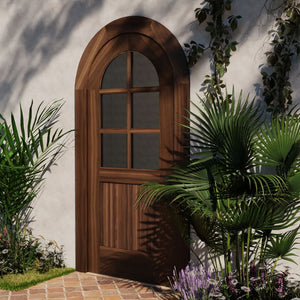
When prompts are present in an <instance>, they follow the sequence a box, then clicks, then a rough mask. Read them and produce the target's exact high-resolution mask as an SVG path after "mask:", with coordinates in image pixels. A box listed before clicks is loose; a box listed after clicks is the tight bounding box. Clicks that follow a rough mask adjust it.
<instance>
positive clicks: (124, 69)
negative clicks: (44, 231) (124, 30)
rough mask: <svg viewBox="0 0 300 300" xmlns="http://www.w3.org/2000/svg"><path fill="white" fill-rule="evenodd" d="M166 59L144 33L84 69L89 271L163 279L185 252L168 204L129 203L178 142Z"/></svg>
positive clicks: (158, 177) (124, 38)
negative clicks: (146, 206)
mask: <svg viewBox="0 0 300 300" xmlns="http://www.w3.org/2000/svg"><path fill="white" fill-rule="evenodd" d="M174 92H175V89H174V78H173V73H172V66H171V65H170V62H169V59H168V56H167V55H166V53H165V52H164V51H163V49H162V47H160V46H159V45H158V44H157V43H156V42H154V41H153V40H152V39H150V38H149V37H146V36H144V35H137V34H122V35H119V36H117V37H114V38H113V39H111V40H110V41H109V42H108V43H106V44H105V45H103V47H102V48H101V49H100V51H99V52H98V53H97V55H96V56H95V59H94V60H93V62H92V63H91V67H90V70H89V73H88V80H87V89H86V100H87V103H86V104H87V120H86V122H87V194H88V197H87V242H88V247H87V256H88V259H87V270H88V271H91V272H95V273H102V274H107V275H112V276H118V277H123V278H130V279H135V280H139V281H143V282H151V283H165V282H167V276H168V275H170V274H171V273H172V269H173V267H174V265H177V266H179V267H183V266H184V265H185V263H186V262H187V257H188V249H187V248H186V246H185V245H184V243H183V241H182V239H181V237H180V234H179V232H178V230H177V228H176V225H175V224H174V223H173V221H172V219H171V218H170V217H169V214H168V213H167V212H166V208H164V207H163V206H161V205H160V206H155V207H151V208H150V209H147V210H145V209H142V208H140V207H136V206H135V202H136V196H137V192H138V188H139V186H140V184H142V183H143V182H145V181H149V180H151V181H162V180H163V177H164V176H165V175H166V174H167V169H168V168H169V167H170V161H172V160H173V159H174V150H175V149H176V147H175V146H176V145H174V143H179V141H178V140H177V139H175V138H174V136H175V129H174V128H175V126H177V124H175V122H176V120H175V118H174V115H175V110H176V107H175V105H174Z"/></svg>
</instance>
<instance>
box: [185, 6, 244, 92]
mask: <svg viewBox="0 0 300 300" xmlns="http://www.w3.org/2000/svg"><path fill="white" fill-rule="evenodd" d="M231 3H232V0H205V1H204V2H203V6H202V7H201V8H196V9H195V17H196V19H197V20H198V22H199V24H202V23H204V22H205V21H206V27H205V30H206V31H207V32H208V33H209V35H210V42H209V45H208V46H207V47H205V46H204V45H203V44H200V43H197V42H195V41H191V42H190V43H187V44H185V50H186V54H187V57H188V63H189V66H190V67H192V66H193V65H195V64H196V62H197V61H198V60H199V58H200V57H201V55H202V54H203V53H204V51H206V50H210V51H211V74H210V75H206V77H205V80H204V82H203V85H204V87H205V89H206V91H207V92H209V93H212V94H214V93H217V94H218V95H220V96H221V95H222V93H221V89H222V88H225V84H224V82H223V80H222V77H223V76H224V74H225V73H226V71H227V67H228V65H229V63H230V57H231V54H232V52H233V51H236V46H237V44H238V42H237V41H233V40H232V32H233V31H234V30H236V29H237V27H238V19H240V18H241V16H234V15H230V16H228V17H227V18H225V17H224V14H225V12H229V11H230V10H231Z"/></svg>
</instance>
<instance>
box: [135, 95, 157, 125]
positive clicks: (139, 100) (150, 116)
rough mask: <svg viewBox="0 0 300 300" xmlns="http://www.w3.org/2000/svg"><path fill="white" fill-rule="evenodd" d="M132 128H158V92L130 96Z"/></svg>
mask: <svg viewBox="0 0 300 300" xmlns="http://www.w3.org/2000/svg"><path fill="white" fill-rule="evenodd" d="M132 128H159V92H153V93H135V94H133V95H132Z"/></svg>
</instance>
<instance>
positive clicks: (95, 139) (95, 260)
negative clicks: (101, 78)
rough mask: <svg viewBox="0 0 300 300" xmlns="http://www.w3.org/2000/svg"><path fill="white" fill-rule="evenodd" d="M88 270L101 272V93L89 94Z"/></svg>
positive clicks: (93, 92)
mask: <svg viewBox="0 0 300 300" xmlns="http://www.w3.org/2000/svg"><path fill="white" fill-rule="evenodd" d="M87 105H88V120H87V123H88V145H87V146H88V191H89V193H88V199H89V201H88V224H89V225H88V249H89V251H88V270H89V271H90V272H95V273H97V272H98V271H99V259H100V255H99V239H100V230H101V228H99V224H98V218H97V214H99V209H100V203H99V199H98V195H99V181H98V169H99V162H100V134H99V128H100V118H99V116H100V115H99V107H100V105H99V92H98V91H97V90H90V91H89V92H88V101H87Z"/></svg>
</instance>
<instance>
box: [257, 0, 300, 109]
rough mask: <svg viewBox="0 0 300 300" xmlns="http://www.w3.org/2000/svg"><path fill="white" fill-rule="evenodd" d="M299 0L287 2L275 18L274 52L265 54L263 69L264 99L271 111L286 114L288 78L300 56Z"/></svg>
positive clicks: (288, 91) (289, 92)
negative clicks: (294, 62)
mask: <svg viewBox="0 0 300 300" xmlns="http://www.w3.org/2000/svg"><path fill="white" fill-rule="evenodd" d="M297 2H298V1H297V0H284V1H283V10H282V14H281V16H280V17H278V18H276V23H275V29H274V30H271V31H270V34H272V37H273V39H272V41H271V46H272V50H271V51H268V52H266V56H267V62H268V64H267V66H264V67H263V68H262V70H261V74H262V80H263V89H264V91H263V96H264V100H265V102H266V104H267V105H268V111H270V112H272V113H273V114H280V113H283V112H285V111H286V110H287V109H288V108H289V106H290V105H291V104H292V93H293V91H292V88H291V83H290V79H289V73H290V70H291V65H292V59H293V57H294V56H296V55H299V53H300V43H299V32H300V4H297Z"/></svg>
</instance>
